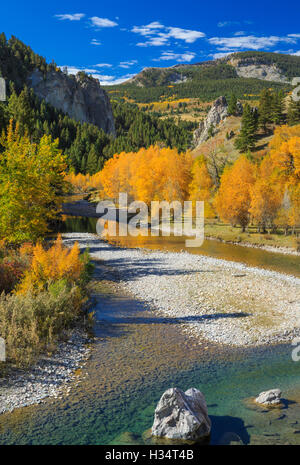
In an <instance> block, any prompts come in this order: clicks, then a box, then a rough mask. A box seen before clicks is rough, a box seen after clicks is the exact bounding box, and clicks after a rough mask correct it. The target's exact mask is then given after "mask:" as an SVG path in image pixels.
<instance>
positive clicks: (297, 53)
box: [291, 50, 300, 57]
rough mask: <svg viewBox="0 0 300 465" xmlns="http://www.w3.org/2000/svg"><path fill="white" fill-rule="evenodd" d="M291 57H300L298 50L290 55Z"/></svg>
mask: <svg viewBox="0 0 300 465" xmlns="http://www.w3.org/2000/svg"><path fill="white" fill-rule="evenodd" d="M291 55H295V56H296V57H300V50H298V52H294V53H291Z"/></svg>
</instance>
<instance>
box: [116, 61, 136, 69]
mask: <svg viewBox="0 0 300 465" xmlns="http://www.w3.org/2000/svg"><path fill="white" fill-rule="evenodd" d="M136 63H137V60H130V61H121V63H120V64H119V66H120V68H130V66H133V65H135V64H136Z"/></svg>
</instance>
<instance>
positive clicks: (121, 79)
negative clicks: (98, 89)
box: [100, 74, 135, 86]
mask: <svg viewBox="0 0 300 465" xmlns="http://www.w3.org/2000/svg"><path fill="white" fill-rule="evenodd" d="M134 76H135V74H125V76H121V77H119V78H115V77H114V76H108V77H109V79H106V80H103V79H100V82H101V85H102V86H115V85H117V84H122V82H125V81H128V79H131V78H132V77H134Z"/></svg>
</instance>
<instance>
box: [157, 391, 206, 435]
mask: <svg viewBox="0 0 300 465" xmlns="http://www.w3.org/2000/svg"><path fill="white" fill-rule="evenodd" d="M210 430H211V421H210V419H209V417H208V412H207V405H206V401H205V397H204V395H203V394H202V392H200V391H199V390H198V389H195V388H191V389H188V390H187V391H186V392H183V391H182V390H181V389H178V388H171V389H168V390H167V391H165V392H164V394H163V395H162V397H161V398H160V401H159V402H158V404H157V407H156V409H155V415H154V423H153V426H152V435H153V436H158V437H164V438H168V439H187V440H191V441H199V440H201V439H205V438H207V437H208V436H209V435H210Z"/></svg>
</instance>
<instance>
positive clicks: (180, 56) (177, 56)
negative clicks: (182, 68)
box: [153, 52, 196, 63]
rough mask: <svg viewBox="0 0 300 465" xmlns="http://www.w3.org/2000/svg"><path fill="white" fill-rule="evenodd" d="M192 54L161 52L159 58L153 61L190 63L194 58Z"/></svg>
mask: <svg viewBox="0 0 300 465" xmlns="http://www.w3.org/2000/svg"><path fill="white" fill-rule="evenodd" d="M195 56H196V54H195V53H194V52H185V53H174V52H163V53H162V54H161V56H160V57H159V58H154V59H153V61H171V60H172V61H177V62H178V63H183V62H186V61H187V62H190V61H192V60H193V59H194V58H195Z"/></svg>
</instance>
